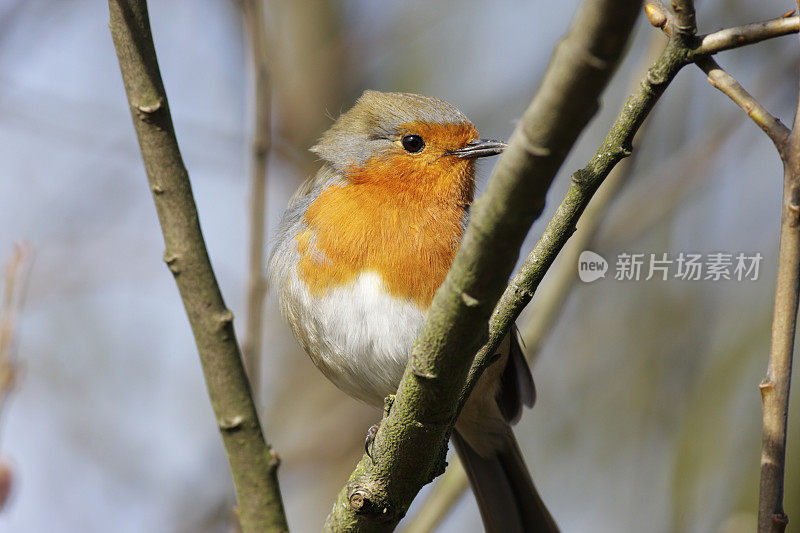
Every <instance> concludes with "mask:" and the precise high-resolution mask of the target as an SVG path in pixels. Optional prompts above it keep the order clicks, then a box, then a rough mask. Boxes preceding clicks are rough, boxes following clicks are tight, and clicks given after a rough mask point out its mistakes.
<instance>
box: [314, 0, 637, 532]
mask: <svg viewBox="0 0 800 533" xmlns="http://www.w3.org/2000/svg"><path fill="white" fill-rule="evenodd" d="M640 7H641V4H640V2H639V1H638V0H636V1H634V0H602V1H589V2H586V3H584V4H583V6H582V7H581V9H580V11H579V12H578V14H577V17H576V19H575V21H574V23H573V26H572V28H571V29H570V32H569V34H568V35H567V36H566V37H565V38H564V39H563V40H562V41H561V42H560V43H559V45H558V47H557V48H556V50H555V52H554V54H553V58H552V59H551V62H550V66H549V67H548V70H547V72H546V73H545V76H544V78H543V80H542V83H541V85H540V87H539V90H538V91H537V94H536V96H535V97H534V99H533V100H532V102H531V104H530V105H529V107H528V109H527V110H526V111H525V113H524V115H523V117H522V121H521V123H520V125H519V126H518V128H517V129H516V130H515V132H514V134H513V135H512V137H511V140H510V143H509V147H508V149H506V151H505V153H504V154H503V155H502V156H501V157H500V160H499V161H498V163H497V167H496V168H495V171H494V173H493V174H492V177H491V179H490V181H489V184H488V186H487V189H486V192H485V193H484V194H483V195H482V196H481V197H480V198H479V199H478V201H477V202H475V204H474V205H473V208H472V213H471V217H470V222H469V226H468V228H467V230H466V233H465V235H464V239H463V242H462V244H461V246H460V248H459V250H458V254H457V256H456V258H455V260H454V262H453V265H452V267H451V269H450V272H449V273H448V275H447V278H446V279H445V282H444V283H443V285H442V286H441V287H440V288H439V290H438V291H437V293H436V296H435V297H434V301H433V303H432V305H431V309H430V312H429V314H428V320H427V323H426V325H425V328H424V329H423V332H422V334H421V335H420V337H419V339H418V340H417V342H416V344H415V346H414V349H413V351H412V354H411V357H410V358H409V363H408V366H407V367H406V371H405V373H404V376H403V379H402V381H401V383H400V387H399V389H398V392H397V395H396V399H395V400H394V403H393V404H391V405H390V406H389V408H388V409H387V411H388V414H386V415H385V416H384V418H383V421H382V423H381V426H380V429H379V430H378V433H377V435H376V438H375V444H374V451H373V456H374V457H375V463H374V464H373V462H372V460H371V459H370V458H369V457H367V456H365V457H363V458H362V460H361V462H360V463H359V464H358V466H357V467H356V470H355V471H354V472H353V474H352V475H351V477H350V480H349V481H348V483H347V485H346V486H345V487H344V489H343V490H342V491H341V492H340V494H339V497H338V499H337V501H336V503H335V504H334V508H333V510H332V512H331V514H330V516H329V517H328V521H327V523H326V527H327V528H328V529H329V530H334V531H344V530H370V531H390V530H392V529H393V528H394V527H395V526H396V524H397V522H398V521H399V520H400V518H401V517H402V516H403V515H404V514H405V512H406V510H407V509H408V506H409V504H410V503H411V500H412V499H413V498H414V496H416V494H417V492H418V491H419V489H420V488H421V487H422V486H423V485H424V484H426V483H428V482H430V481H431V480H432V479H433V478H434V477H435V476H436V475H438V474H440V473H441V471H442V468H443V464H444V454H445V452H446V448H447V437H448V436H449V433H450V431H451V429H452V425H453V423H454V422H455V419H456V417H457V415H458V409H457V403H458V399H459V397H460V394H461V392H462V389H463V386H464V380H465V378H466V375H467V372H468V370H469V368H470V364H471V361H472V354H474V353H475V352H476V350H477V348H478V347H479V346H480V344H481V343H482V342H483V340H484V336H485V335H486V324H487V320H488V318H489V316H490V315H491V312H492V310H493V309H494V306H495V304H496V303H497V299H498V297H499V296H500V294H501V293H502V291H503V288H504V287H505V280H506V279H507V276H508V275H509V274H510V273H511V270H512V268H513V266H514V263H515V262H516V259H517V257H518V254H519V249H520V246H521V244H522V241H523V239H524V238H525V235H526V233H527V232H528V230H529V228H530V226H531V224H532V222H533V221H534V220H535V219H536V217H538V216H539V214H540V213H541V211H542V208H543V206H544V201H545V195H546V193H547V190H548V188H549V185H550V183H551V181H552V179H553V177H554V176H555V173H556V172H557V170H558V168H559V167H560V165H561V164H562V162H563V160H564V157H565V156H566V154H567V152H568V151H569V149H570V148H571V147H572V145H573V144H574V142H575V140H576V138H577V136H578V134H579V133H580V131H581V130H582V129H583V128H584V126H585V125H586V123H587V122H588V121H589V119H590V118H591V117H592V116H593V115H594V113H595V112H596V110H597V108H598V103H597V98H598V96H599V95H600V93H601V91H602V90H603V88H604V87H605V85H606V83H607V82H608V80H609V79H610V77H611V74H612V73H613V71H614V68H615V67H616V65H617V62H618V61H619V58H620V57H621V56H622V52H623V50H624V46H625V44H626V42H627V39H628V36H629V35H630V32H631V29H632V26H633V23H634V21H635V18H636V15H637V13H638V11H639V9H640Z"/></svg>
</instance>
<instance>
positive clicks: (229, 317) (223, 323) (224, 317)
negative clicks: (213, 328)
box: [215, 309, 233, 329]
mask: <svg viewBox="0 0 800 533" xmlns="http://www.w3.org/2000/svg"><path fill="white" fill-rule="evenodd" d="M215 318H216V319H217V322H218V324H219V329H223V328H226V327H227V326H229V325H230V324H231V323H233V311H231V310H230V309H225V310H224V311H222V312H221V313H217V316H216V317H215Z"/></svg>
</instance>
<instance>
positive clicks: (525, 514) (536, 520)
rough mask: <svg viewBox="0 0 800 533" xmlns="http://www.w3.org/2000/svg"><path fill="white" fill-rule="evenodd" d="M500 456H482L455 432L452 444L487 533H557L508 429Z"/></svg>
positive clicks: (499, 450)
mask: <svg viewBox="0 0 800 533" xmlns="http://www.w3.org/2000/svg"><path fill="white" fill-rule="evenodd" d="M506 435H507V436H506V437H505V438H504V440H503V442H502V445H501V446H500V447H499V448H498V451H497V453H496V454H495V455H494V456H492V457H489V458H485V457H481V456H480V455H478V453H477V452H476V451H475V450H473V449H472V447H470V445H469V444H468V443H467V441H466V440H465V439H464V438H463V437H462V436H461V435H460V434H459V433H458V431H453V436H452V438H453V444H454V445H455V449H456V452H458V457H459V458H460V459H461V463H462V464H463V465H464V470H466V472H467V476H468V477H469V481H470V485H472V491H473V492H474V493H475V499H476V500H477V501H478V508H479V509H480V512H481V518H482V519H483V525H484V528H485V529H486V531H487V533H540V532H541V533H551V532H557V531H558V526H557V525H556V523H555V521H554V520H553V517H552V516H550V513H549V512H548V511H547V508H546V507H545V505H544V502H542V499H541V498H540V497H539V493H538V492H537V491H536V487H535V486H534V484H533V480H532V479H531V476H530V474H529V473H528V468H527V467H526V466H525V461H524V460H523V458H522V453H521V452H520V449H519V445H518V444H517V440H516V439H515V438H514V433H513V432H512V431H511V427H510V426H509V428H508V431H507V432H506Z"/></svg>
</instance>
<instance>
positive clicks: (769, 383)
mask: <svg viewBox="0 0 800 533" xmlns="http://www.w3.org/2000/svg"><path fill="white" fill-rule="evenodd" d="M758 390H759V391H760V392H761V400H762V401H764V400H766V398H767V396H769V395H770V394H772V392H773V391H775V382H774V381H773V380H771V379H769V378H764V379H763V380H761V383H759V384H758Z"/></svg>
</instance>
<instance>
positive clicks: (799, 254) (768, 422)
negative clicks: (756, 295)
mask: <svg viewBox="0 0 800 533" xmlns="http://www.w3.org/2000/svg"><path fill="white" fill-rule="evenodd" d="M798 128H800V105H799V106H798V114H797V115H795V121H794V125H793V127H792V133H791V134H790V135H789V137H788V139H786V141H785V142H784V143H781V144H780V145H778V152H779V153H780V154H781V159H782V160H783V200H782V202H781V237H780V251H779V252H778V277H777V280H776V283H775V309H774V314H773V319H772V340H771V344H770V350H769V365H768V367H767V375H766V377H765V378H764V380H763V381H762V382H761V384H760V385H759V388H760V389H761V411H762V417H763V424H762V430H761V481H760V487H759V496H758V531H759V533H766V532H783V531H784V530H785V529H786V524H787V523H788V522H789V518H788V516H786V513H784V511H783V483H784V472H785V468H786V463H785V462H786V425H787V418H788V413H789V385H790V382H791V378H792V358H793V355H794V337H795V331H796V329H797V305H798V297H799V295H800V133H798Z"/></svg>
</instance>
